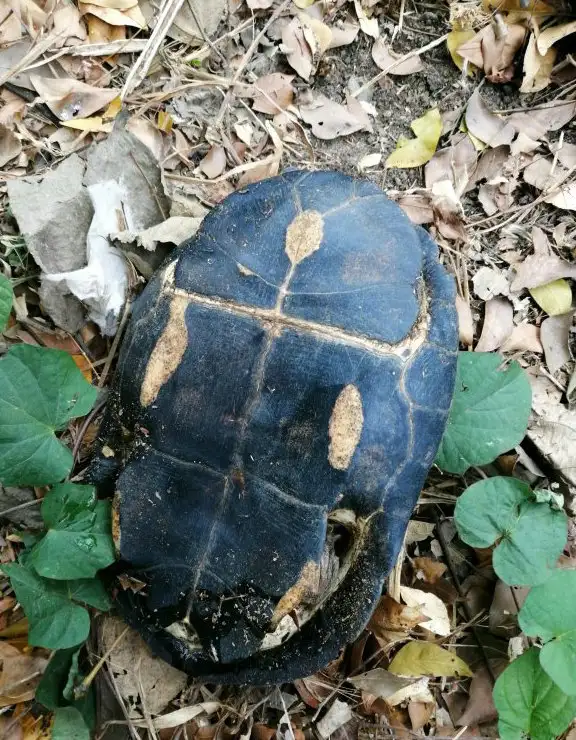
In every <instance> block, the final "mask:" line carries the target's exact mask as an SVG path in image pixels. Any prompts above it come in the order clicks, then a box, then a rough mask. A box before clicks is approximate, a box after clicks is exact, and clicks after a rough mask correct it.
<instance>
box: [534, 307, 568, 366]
mask: <svg viewBox="0 0 576 740" xmlns="http://www.w3.org/2000/svg"><path fill="white" fill-rule="evenodd" d="M573 320H574V312H573V311H570V312H569V313H565V314H562V315H560V316H551V317H550V318H548V319H545V320H544V321H543V322H542V325H541V327H540V340H541V341H542V346H543V347H544V356H545V358H546V365H547V367H548V371H549V372H550V373H551V374H552V375H554V374H555V373H556V372H557V371H558V370H560V368H562V367H564V365H565V364H566V363H567V362H569V361H570V359H571V356H570V346H569V339H570V329H571V328H572V322H573Z"/></svg>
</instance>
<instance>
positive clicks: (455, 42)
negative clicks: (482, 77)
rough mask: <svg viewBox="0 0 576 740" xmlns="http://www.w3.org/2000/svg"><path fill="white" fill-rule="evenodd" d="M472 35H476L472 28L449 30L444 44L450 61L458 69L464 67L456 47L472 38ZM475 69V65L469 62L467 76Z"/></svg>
mask: <svg viewBox="0 0 576 740" xmlns="http://www.w3.org/2000/svg"><path fill="white" fill-rule="evenodd" d="M474 36H476V32H475V31H473V30H472V29H468V30H467V31H450V33H449V34H448V38H447V39H446V46H447V47H448V51H449V52H450V56H451V57H452V61H453V62H454V64H455V65H456V66H457V67H458V69H464V59H463V57H461V56H460V54H458V49H459V47H460V46H462V44H465V43H466V42H467V41H470V39H472V38H474ZM476 69H477V67H476V66H475V65H474V64H472V63H470V62H469V63H468V71H467V74H468V76H469V77H471V76H472V75H473V74H474V71H475V70H476Z"/></svg>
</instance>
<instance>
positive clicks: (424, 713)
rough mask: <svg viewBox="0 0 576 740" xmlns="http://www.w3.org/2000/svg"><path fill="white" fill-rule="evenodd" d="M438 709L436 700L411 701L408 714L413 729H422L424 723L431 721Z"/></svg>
mask: <svg viewBox="0 0 576 740" xmlns="http://www.w3.org/2000/svg"><path fill="white" fill-rule="evenodd" d="M435 710H436V702H423V701H411V702H409V703H408V715H409V717H410V723H411V724H412V730H413V731H414V732H416V731H417V730H421V729H422V727H424V725H427V724H428V722H430V719H431V718H432V717H433V716H434V711H435Z"/></svg>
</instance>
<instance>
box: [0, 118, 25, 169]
mask: <svg viewBox="0 0 576 740" xmlns="http://www.w3.org/2000/svg"><path fill="white" fill-rule="evenodd" d="M21 151H22V142H21V141H20V139H19V138H18V137H17V136H16V134H15V133H14V132H13V131H11V130H10V129H9V128H7V127H6V126H4V125H2V124H0V167H4V165H5V164H8V162H11V161H12V160H13V159H16V157H18V156H19V154H20V152H21Z"/></svg>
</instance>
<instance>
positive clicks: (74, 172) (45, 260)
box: [8, 154, 93, 273]
mask: <svg viewBox="0 0 576 740" xmlns="http://www.w3.org/2000/svg"><path fill="white" fill-rule="evenodd" d="M83 175H84V163H83V161H82V160H81V159H80V157H78V155H76V154H73V155H71V156H70V157H68V158H67V159H65V160H64V161H63V162H62V164H60V165H58V167H56V168H55V169H53V170H51V171H49V172H47V173H46V175H44V178H43V179H42V181H41V182H39V181H38V179H37V178H35V179H31V178H30V179H28V178H27V179H21V180H9V181H8V198H9V200H10V208H11V209H12V212H13V214H14V216H15V218H16V221H17V222H18V226H19V228H20V231H21V233H22V235H23V237H24V239H25V241H26V246H27V247H28V250H29V252H30V254H31V255H32V256H33V257H34V259H35V260H36V263H37V264H38V266H39V267H40V268H41V269H42V270H43V271H44V272H48V273H51V272H66V271H67V270H77V269H79V268H80V267H83V266H84V265H85V264H86V235H87V233H88V229H89V227H90V222H91V220H92V215H93V210H92V203H91V202H90V198H89V197H88V193H87V191H86V188H85V187H84V186H83V184H82V178H83Z"/></svg>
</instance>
